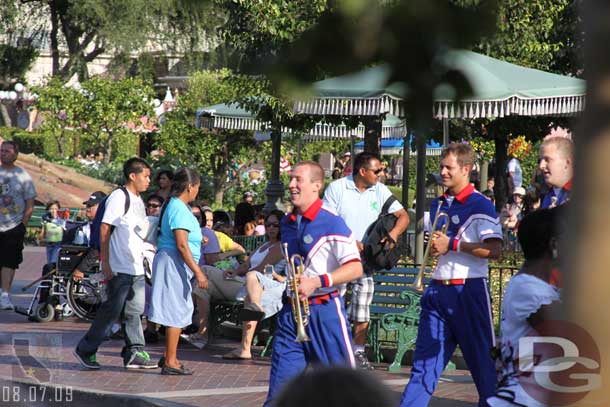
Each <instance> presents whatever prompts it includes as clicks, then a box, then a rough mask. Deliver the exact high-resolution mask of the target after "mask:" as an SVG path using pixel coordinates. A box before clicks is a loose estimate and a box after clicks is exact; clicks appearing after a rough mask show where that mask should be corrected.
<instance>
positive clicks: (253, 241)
mask: <svg viewBox="0 0 610 407" xmlns="http://www.w3.org/2000/svg"><path fill="white" fill-rule="evenodd" d="M232 239H233V241H235V243H239V244H240V245H242V246H243V248H244V249H246V254H250V253H252V252H253V251H254V250H256V248H257V247H259V246H260V245H262V244H263V243H265V241H267V237H266V236H233V238H232Z"/></svg>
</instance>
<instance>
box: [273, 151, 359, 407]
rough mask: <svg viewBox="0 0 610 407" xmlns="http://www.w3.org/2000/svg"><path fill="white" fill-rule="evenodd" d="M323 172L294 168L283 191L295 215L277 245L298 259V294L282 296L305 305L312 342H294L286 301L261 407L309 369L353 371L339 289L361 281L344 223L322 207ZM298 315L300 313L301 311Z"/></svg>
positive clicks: (311, 165) (304, 165) (312, 166)
mask: <svg viewBox="0 0 610 407" xmlns="http://www.w3.org/2000/svg"><path fill="white" fill-rule="evenodd" d="M323 186H324V170H323V169H322V167H321V166H320V165H319V164H318V163H316V162H313V161H303V162H300V163H298V164H297V165H295V166H294V168H293V170H292V173H291V175H290V183H289V184H288V188H289V191H290V199H291V201H292V204H293V205H294V211H293V212H292V213H291V214H290V215H288V216H286V217H284V219H283V220H282V224H281V232H282V244H286V245H287V247H288V255H289V256H293V255H295V254H298V255H300V256H302V258H303V269H304V271H303V274H302V275H301V276H299V277H298V292H297V293H295V292H292V291H290V290H287V292H286V295H287V296H296V295H298V296H299V298H300V300H301V301H300V302H303V301H307V302H308V303H309V315H307V316H306V319H307V323H304V325H305V331H306V333H307V335H308V336H309V338H311V340H309V341H305V342H296V341H295V338H296V333H297V326H296V323H295V321H294V314H293V309H292V306H291V301H290V300H289V299H288V298H286V300H285V302H284V306H283V308H282V310H281V311H280V312H279V314H278V316H277V329H276V332H275V336H274V338H273V356H272V358H271V372H270V377H269V393H268V394H267V400H266V401H265V406H267V407H268V406H270V405H271V404H272V403H273V398H274V397H275V396H276V395H277V394H278V391H280V390H281V387H282V386H283V385H284V384H286V383H287V382H288V381H290V379H292V378H293V377H295V376H296V375H298V374H300V373H301V372H302V371H303V370H304V369H305V368H306V367H307V365H308V364H309V363H317V364H322V365H347V366H352V367H354V365H355V360H354V355H353V351H352V345H351V338H350V336H351V335H350V332H349V328H348V327H349V324H348V322H347V315H346V314H345V308H344V305H343V298H342V297H341V296H340V294H339V291H338V289H339V288H340V287H342V286H343V285H344V284H345V283H348V282H350V281H353V280H355V279H357V278H359V277H360V276H361V275H362V264H361V262H360V253H359V252H358V247H357V246H356V241H355V239H354V237H353V236H352V232H351V231H350V229H349V228H348V227H347V226H346V225H345V222H344V221H343V220H342V219H341V218H340V217H338V216H337V215H335V214H334V213H332V212H330V211H329V210H327V209H326V208H324V207H323V205H322V200H321V199H320V197H319V194H320V191H321V190H322V188H323ZM301 308H302V309H303V307H301Z"/></svg>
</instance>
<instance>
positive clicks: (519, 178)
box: [508, 157, 523, 188]
mask: <svg viewBox="0 0 610 407" xmlns="http://www.w3.org/2000/svg"><path fill="white" fill-rule="evenodd" d="M508 172H512V173H513V182H514V184H515V188H517V187H520V186H522V185H523V171H521V164H520V163H519V160H517V159H516V158H514V157H513V158H511V159H510V161H508Z"/></svg>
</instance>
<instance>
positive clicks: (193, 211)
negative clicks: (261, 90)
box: [0, 138, 572, 406]
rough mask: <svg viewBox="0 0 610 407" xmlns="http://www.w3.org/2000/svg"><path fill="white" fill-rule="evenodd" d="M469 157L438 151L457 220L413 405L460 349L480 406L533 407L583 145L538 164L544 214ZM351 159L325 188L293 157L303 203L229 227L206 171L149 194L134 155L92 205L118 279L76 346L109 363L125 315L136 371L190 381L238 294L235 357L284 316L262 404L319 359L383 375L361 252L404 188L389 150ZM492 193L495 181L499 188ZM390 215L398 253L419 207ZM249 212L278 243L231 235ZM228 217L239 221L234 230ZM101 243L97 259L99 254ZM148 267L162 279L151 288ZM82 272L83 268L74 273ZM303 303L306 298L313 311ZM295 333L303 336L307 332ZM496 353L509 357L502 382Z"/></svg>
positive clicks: (411, 395) (7, 174)
mask: <svg viewBox="0 0 610 407" xmlns="http://www.w3.org/2000/svg"><path fill="white" fill-rule="evenodd" d="M17 153H18V146H17V145H16V144H15V143H13V142H10V141H5V142H3V143H2V145H1V147H0V162H1V164H2V165H1V168H0V181H1V182H0V183H1V184H2V197H0V198H1V199H0V205H2V206H1V208H0V209H4V210H0V266H2V269H1V277H2V281H1V282H2V293H1V294H0V303H1V306H2V308H3V309H10V308H11V307H12V304H11V305H10V306H9V304H10V298H9V296H8V292H9V290H10V284H11V281H12V279H13V276H14V272H15V269H16V268H17V267H18V265H19V263H21V261H22V256H21V252H22V249H23V234H24V231H25V228H24V224H25V223H27V221H28V219H29V217H30V216H31V213H32V207H33V199H34V198H35V196H36V193H35V190H34V188H33V185H32V183H31V178H29V176H28V175H27V173H26V172H25V171H23V170H22V169H20V168H18V167H16V166H15V165H14V162H15V159H16V157H17ZM473 164H474V152H473V150H472V148H471V147H470V146H469V145H467V144H461V143H460V144H457V143H454V144H450V145H449V146H447V147H446V148H445V149H443V151H442V154H441V161H440V181H441V183H442V185H443V187H444V188H445V192H444V194H443V195H442V196H440V197H438V198H436V199H434V200H433V202H432V205H431V208H430V216H431V218H434V217H435V216H436V215H437V214H438V213H441V212H442V213H445V214H447V219H448V220H447V222H448V223H449V224H448V227H447V229H446V231H445V232H442V231H440V230H431V231H430V232H431V238H430V243H429V244H430V253H431V255H432V256H435V257H438V263H437V264H436V268H435V269H434V270H432V276H431V278H432V279H431V282H430V284H429V285H428V287H427V288H426V290H425V291H424V293H423V296H422V298H421V314H420V320H419V331H418V335H417V340H416V346H415V352H414V356H413V368H412V370H411V379H410V381H409V383H408V384H407V386H406V388H405V390H404V393H403V395H402V399H401V402H400V405H401V406H425V405H427V404H428V402H429V400H430V398H431V397H432V394H433V392H434V389H435V387H436V385H437V383H438V380H439V378H440V375H441V373H442V371H443V369H444V368H445V366H446V365H447V363H448V362H449V360H450V358H451V356H452V355H453V352H454V350H455V349H456V347H457V346H458V345H459V347H460V349H461V351H462V354H463V356H464V358H465V360H466V362H467V365H468V368H469V369H470V372H471V374H472V377H473V380H474V382H475V384H476V388H477V391H478V393H479V398H480V401H479V405H481V406H483V405H488V403H489V405H492V406H516V405H536V404H535V403H534V402H535V401H532V400H531V399H530V398H528V397H529V396H528V395H527V394H526V392H525V391H524V389H523V388H521V384H520V381H519V375H520V374H521V373H520V372H519V371H518V369H515V358H516V354H515V347H514V344H515V343H516V341H518V339H519V337H520V336H521V335H524V333H525V332H527V331H528V330H530V329H535V328H536V324H538V323H540V322H541V321H544V320H545V319H546V318H547V314H548V309H547V308H548V306H550V305H552V304H554V303H556V302H557V301H558V300H559V291H558V290H559V287H560V284H561V278H560V277H561V276H560V270H559V262H558V258H559V255H558V243H557V242H558V239H559V237H560V235H561V233H562V229H561V228H560V227H558V226H557V225H558V224H559V219H560V218H561V216H560V214H561V213H563V212H561V210H563V209H561V210H560V209H557V208H555V207H557V206H561V205H563V204H565V203H566V202H568V200H569V193H570V189H571V178H572V142H571V140H569V139H565V138H550V139H548V140H545V141H544V142H543V143H542V146H541V148H540V165H539V169H540V171H541V174H542V175H543V177H544V181H545V183H546V184H547V185H548V192H547V193H546V194H545V195H544V196H542V197H541V205H540V207H541V209H537V210H531V213H529V214H525V212H526V211H525V210H524V208H523V206H522V205H523V204H524V201H525V197H526V196H527V194H526V193H525V191H524V189H523V187H522V186H521V185H520V186H516V187H515V188H514V190H513V195H514V199H513V201H512V203H511V206H510V208H508V209H507V213H506V214H504V213H503V214H502V216H499V215H498V213H497V212H496V210H495V208H494V206H493V204H492V203H491V202H490V200H489V199H487V198H488V197H487V195H486V194H485V193H480V192H478V191H477V190H475V189H474V187H473V186H472V185H471V184H470V173H471V170H472V167H473ZM352 165H353V167H352V169H351V172H350V174H349V175H346V176H342V177H338V179H336V180H334V181H332V182H331V183H330V184H329V185H328V187H327V188H326V189H324V183H325V180H324V170H323V169H322V167H321V166H320V165H319V164H318V163H316V162H313V161H301V162H298V163H296V164H293V165H291V171H290V182H289V185H288V191H289V194H290V200H291V203H292V207H293V210H292V211H291V212H289V213H283V212H280V211H273V212H271V213H268V214H266V216H262V217H259V216H257V214H256V213H255V211H254V210H253V208H252V198H253V196H252V194H249V193H246V194H244V197H243V198H244V201H243V202H242V203H240V204H239V205H238V208H236V213H235V222H234V224H232V223H231V220H230V218H229V217H228V216H227V214H226V212H223V211H213V210H212V209H211V208H210V207H209V206H207V205H205V203H204V202H201V201H199V200H198V199H197V198H198V195H199V186H200V176H199V174H198V173H197V172H196V171H194V170H192V169H188V168H181V169H178V170H177V171H176V172H168V171H160V172H158V173H157V175H156V180H157V184H158V187H159V188H158V189H156V190H155V191H154V192H153V193H152V194H150V195H149V196H147V197H146V199H145V200H144V199H143V197H144V195H145V194H146V192H147V191H148V190H149V187H150V182H151V167H150V165H149V164H148V163H147V162H146V161H144V160H143V159H140V158H132V159H129V160H127V161H126V162H125V163H124V166H123V175H124V178H125V184H124V186H123V187H122V188H117V189H116V190H114V191H113V192H112V193H111V194H110V195H108V196H107V197H106V196H104V194H103V193H101V192H100V191H97V192H95V193H93V194H92V195H91V196H90V198H89V199H88V200H87V201H86V202H84V204H85V206H86V208H87V212H86V213H87V218H88V219H89V223H88V225H89V226H90V228H86V229H85V228H84V229H82V230H81V231H80V234H77V235H78V239H79V241H80V242H82V243H84V244H87V242H90V241H91V240H92V239H91V238H92V235H90V233H92V232H91V230H92V229H93V226H94V224H95V222H94V218H95V217H96V212H97V211H98V207H99V206H100V205H101V204H102V202H103V203H104V206H103V212H101V213H102V216H101V223H100V226H99V257H100V259H101V265H100V268H101V272H102V273H103V275H104V277H105V279H106V281H107V284H106V285H107V288H106V298H107V299H106V300H105V301H104V302H102V303H101V304H100V306H99V308H98V311H97V313H96V317H95V320H94V321H93V323H92V324H91V326H90V327H89V329H88V331H87V333H86V334H85V335H84V336H83V337H82V338H81V339H80V341H79V342H78V345H77V346H76V348H75V349H74V352H73V353H74V355H75V357H76V358H77V359H78V361H79V362H80V363H81V364H82V365H83V366H85V367H86V368H89V369H99V368H100V367H101V366H100V364H99V363H98V361H97V358H96V355H97V352H98V349H99V347H100V346H101V345H102V343H103V342H104V341H105V340H106V339H107V338H108V335H109V333H110V332H111V330H112V325H113V324H115V323H116V322H117V321H119V322H120V323H121V325H122V328H123V335H124V340H125V346H124V348H123V350H122V352H121V355H122V357H123V364H124V367H125V368H127V369H158V368H160V369H161V374H164V375H190V374H192V373H193V372H192V370H190V369H189V368H188V367H187V366H185V365H184V364H183V363H182V362H181V361H180V359H179V357H178V354H179V342H180V339H181V338H184V339H185V340H186V341H188V342H190V343H191V344H193V345H194V346H196V347H198V348H201V349H203V348H204V347H205V346H206V344H207V342H208V340H209V326H208V320H209V310H210V301H212V300H218V299H230V300H234V299H241V300H243V301H244V308H243V310H242V312H241V314H240V319H241V320H242V321H244V322H243V328H242V329H243V331H242V340H241V342H240V345H239V347H238V348H236V349H235V350H233V351H231V352H229V353H227V354H225V355H224V358H225V359H234V360H248V359H251V358H252V350H251V347H252V340H253V336H254V332H255V329H256V326H257V324H258V323H259V322H260V321H261V320H262V319H264V318H268V317H270V316H272V315H276V321H277V329H276V331H275V336H274V343H273V355H272V359H271V370H270V379H269V392H268V396H267V399H266V401H265V405H266V406H270V405H273V404H274V403H275V402H276V401H277V402H278V403H280V400H282V399H283V398H284V397H285V393H286V392H287V391H288V390H289V389H288V388H287V387H286V386H287V385H288V383H290V381H291V380H293V379H294V378H295V377H297V376H299V375H300V374H302V373H303V372H304V371H305V368H306V367H307V366H308V365H310V364H313V365H325V366H344V367H351V368H355V367H358V368H360V369H364V370H371V369H373V368H372V366H371V364H370V363H369V361H368V359H367V357H366V351H365V346H366V333H367V330H368V324H369V321H370V312H369V311H370V310H369V308H370V304H371V300H372V298H373V295H374V291H373V289H374V284H373V279H372V276H373V275H374V273H375V271H376V270H375V269H374V268H371V267H370V266H366V267H365V266H363V261H362V252H363V248H364V243H365V242H366V239H367V236H366V230H367V228H368V227H369V226H370V225H371V224H372V223H373V222H375V220H376V219H377V218H378V216H379V214H380V212H381V208H382V207H384V206H385V203H386V202H387V201H388V199H389V198H390V197H391V195H392V194H391V192H390V191H389V190H388V188H387V187H385V185H383V183H381V182H380V178H381V176H382V173H383V167H382V160H381V158H380V157H379V156H377V155H375V154H372V153H368V152H364V153H360V154H358V155H357V156H356V157H354V159H353V164H352ZM492 182H493V181H492ZM16 183H18V185H17V184H16ZM488 187H489V188H488V189H492V188H493V183H490V184H488ZM323 192H324V193H323ZM322 193H323V197H321V195H322ZM390 202H391V201H390ZM48 210H49V216H48V219H47V220H45V224H44V227H43V229H42V231H41V237H42V238H44V239H46V240H47V243H48V246H47V247H48V251H47V255H48V261H53V258H54V256H56V244H57V239H56V237H55V235H56V234H57V233H56V232H57V230H56V229H57V228H60V229H61V228H62V222H61V216H60V215H59V214H60V208H59V205H58V203H56V202H51V203H49V205H48ZM388 213H390V214H392V215H393V216H395V217H396V222H395V226H394V228H393V229H392V230H390V231H389V233H388V236H387V242H386V243H387V246H388V247H392V246H393V243H392V242H396V241H397V240H398V237H399V236H400V235H401V234H402V233H404V231H405V230H406V228H407V226H408V224H409V217H408V216H407V212H406V211H405V209H404V208H403V207H402V205H401V204H400V203H399V202H397V201H396V202H394V203H392V204H391V205H390V206H389V210H388ZM152 218H154V219H156V220H155V221H154V222H153V221H152ZM249 222H254V224H255V226H254V229H257V228H258V226H262V227H261V228H258V229H259V232H258V233H264V235H265V236H266V241H265V242H264V243H263V244H262V245H261V246H260V247H258V248H257V249H256V250H254V251H253V252H252V253H251V254H250V256H249V257H244V255H245V250H244V249H243V247H241V246H240V245H239V244H237V243H235V242H234V241H233V240H231V237H230V235H231V233H232V232H233V230H232V228H233V227H234V228H236V230H237V232H238V233H245V231H246V228H247V227H248V226H247V225H248V224H249ZM147 225H148V228H153V229H152V230H153V233H152V236H153V238H150V237H148V236H151V234H150V233H148V234H146V236H147V237H146V238H144V237H143V235H142V234H141V233H138V232H137V231H138V230H140V229H142V228H144V229H145V228H146V227H147ZM151 225H152V226H151ZM223 225H225V226H228V228H226V229H222V226H223ZM439 226H440V225H439ZM517 226H518V228H519V229H518V230H519V232H517V238H518V241H519V243H520V244H521V247H522V249H523V253H524V257H525V263H524V265H523V268H522V269H521V271H520V272H519V273H518V274H517V275H516V277H514V278H513V279H512V280H511V282H510V283H509V285H508V287H507V291H506V297H505V301H504V303H503V306H502V319H501V321H502V323H501V330H502V334H501V339H500V340H499V341H498V344H497V343H496V338H495V334H494V326H493V319H492V310H491V306H490V299H489V291H488V287H487V274H488V260H489V259H495V258H498V257H499V256H500V254H501V251H502V248H503V244H502V242H503V240H504V239H506V234H505V233H504V232H503V228H504V227H505V228H510V229H511V230H515V229H514V228H515V227H517ZM521 231H522V232H523V233H521ZM93 233H97V232H93ZM76 239H77V236H76V235H75V240H76ZM381 243H384V242H383V241H382V242H381ZM93 253H94V255H95V256H97V255H98V252H97V251H94V252H93ZM295 255H298V256H296V260H294V256H295ZM237 259H240V260H241V262H240V261H237ZM287 260H288V261H287ZM148 266H150V267H151V269H152V270H151V272H152V284H151V287H150V288H148V289H147V288H146V283H145V274H146V268H147V267H148ZM295 267H302V268H303V273H302V274H300V275H295V270H294V269H295ZM82 277H83V272H82V270H80V266H79V267H77V269H76V270H75V278H82ZM291 279H292V281H296V284H294V283H292V282H291ZM347 284H349V285H350V287H351V292H352V297H351V300H350V302H349V304H347V307H346V304H345V302H344V298H343V294H344V293H345V287H346V285H347ZM295 304H302V305H303V307H302V309H301V307H299V306H297V305H295ZM523 304H526V305H527V307H525V306H524V305H523ZM297 309H299V310H301V311H302V312H306V314H307V320H308V323H307V324H306V326H304V324H303V322H302V319H300V318H299V317H298V315H297V317H296V318H295V313H297ZM301 311H299V312H301ZM143 316H145V317H146V318H145V320H146V323H145V324H143V319H142V317H143ZM193 321H195V323H193ZM348 321H350V322H351V323H352V330H351V331H350V329H349V327H350V324H349V322H348ZM144 325H146V332H147V334H146V335H145V330H144ZM189 326H194V327H195V329H194V331H193V332H189V333H187V332H184V329H185V328H186V327H189ZM160 327H163V331H164V335H165V351H164V353H163V355H162V357H161V359H160V360H159V361H158V362H156V361H153V360H151V356H150V355H149V354H148V353H147V352H146V350H145V346H146V342H147V338H153V337H155V336H157V337H158V336H159V334H160V331H161V329H160ZM303 330H304V332H302V331H303ZM303 333H304V334H305V335H304V336H303ZM297 337H298V338H300V339H299V341H295V338H297ZM496 347H497V348H498V351H497V352H496V353H497V354H498V355H500V356H499V357H498V360H497V361H495V360H494V359H493V358H492V353H491V352H490V351H491V350H492V349H494V348H496ZM496 362H499V364H500V366H501V368H500V376H499V377H500V380H498V376H497V375H496V367H495V365H496ZM538 402H539V401H538ZM540 405H543V404H540Z"/></svg>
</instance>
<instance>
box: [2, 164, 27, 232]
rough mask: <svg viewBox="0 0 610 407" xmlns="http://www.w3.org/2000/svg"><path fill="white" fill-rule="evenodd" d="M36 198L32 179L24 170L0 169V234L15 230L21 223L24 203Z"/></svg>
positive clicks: (15, 168)
mask: <svg viewBox="0 0 610 407" xmlns="http://www.w3.org/2000/svg"><path fill="white" fill-rule="evenodd" d="M34 198H36V190H35V189H34V183H33V182H32V177H30V174H28V173H27V172H26V171H25V170H24V169H22V168H19V167H13V168H11V169H10V170H7V169H4V168H2V167H0V232H6V231H7V230H11V229H13V228H15V227H16V226H17V225H19V223H21V221H23V214H24V213H25V202H26V201H27V200H29V199H34Z"/></svg>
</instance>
